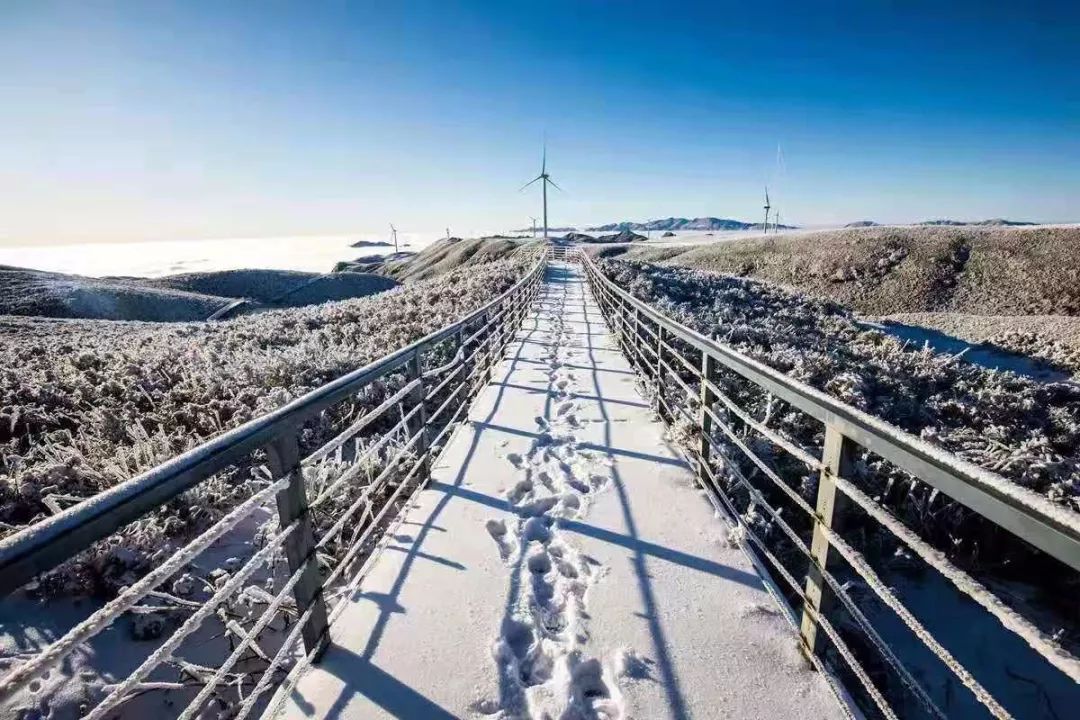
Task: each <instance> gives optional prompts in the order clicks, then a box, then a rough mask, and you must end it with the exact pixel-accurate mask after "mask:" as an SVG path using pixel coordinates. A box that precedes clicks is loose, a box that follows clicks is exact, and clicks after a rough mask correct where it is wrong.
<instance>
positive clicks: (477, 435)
mask: <svg viewBox="0 0 1080 720" xmlns="http://www.w3.org/2000/svg"><path fill="white" fill-rule="evenodd" d="M331 635H332V639H333V642H332V645H331V647H330V648H329V649H328V650H327V652H326V654H325V655H324V656H323V658H322V660H321V661H320V663H319V664H318V665H317V666H315V667H314V668H312V669H310V670H309V671H307V672H306V673H305V674H304V675H303V676H302V677H301V678H300V681H299V683H298V684H297V687H296V688H295V690H293V691H292V692H291V693H290V694H289V695H288V696H287V697H281V698H278V700H279V701H280V702H278V703H277V708H276V710H275V709H272V711H271V712H272V713H273V714H275V715H276V716H277V717H282V718H300V717H305V718H306V717H317V718H326V717H329V718H385V717H407V718H449V717H472V718H484V717H490V718H506V719H509V718H552V719H556V718H559V719H562V720H577V719H579V718H580V719H585V718H609V719H612V720H614V719H617V718H641V719H651V718H656V719H660V718H674V719H681V718H691V717H693V718H721V717H722V718H761V717H771V718H796V717H799V718H802V717H807V718H831V717H842V716H843V715H844V713H843V712H842V710H841V708H840V706H839V704H838V703H837V701H836V700H835V698H834V697H833V696H832V694H831V693H830V691H829V690H828V688H827V685H826V683H825V682H824V680H823V679H822V678H821V677H820V676H819V675H817V674H816V673H814V672H812V671H811V670H810V669H809V668H808V665H807V664H806V663H805V661H804V660H803V659H802V657H801V655H800V653H799V651H798V649H797V640H796V637H795V634H794V632H793V631H792V630H791V629H790V627H789V626H788V625H787V623H786V622H785V621H784V619H783V617H782V616H781V615H780V611H779V609H778V608H777V606H776V604H775V603H774V601H773V599H772V598H771V597H770V596H769V594H768V593H767V592H766V590H765V588H764V587H763V585H762V582H761V579H760V578H759V576H758V575H757V573H756V572H755V570H754V568H753V566H752V564H751V563H750V561H749V560H748V559H747V557H746V556H745V555H744V554H743V552H742V551H741V550H739V549H737V548H734V547H732V546H731V545H729V543H728V541H727V526H726V525H725V523H724V522H723V521H722V520H720V519H717V518H715V517H714V514H713V510H712V506H711V505H710V504H709V503H708V502H707V501H706V499H705V498H704V497H702V495H701V493H700V492H699V491H698V490H697V489H696V487H695V485H694V479H693V476H692V474H691V473H690V472H689V470H688V469H687V467H686V466H685V465H684V463H683V462H682V460H681V459H679V456H678V454H677V453H676V452H675V451H674V450H673V449H672V448H671V447H669V446H668V445H667V444H666V443H665V441H664V439H663V437H662V426H661V425H660V424H659V423H658V422H656V421H655V419H654V416H653V413H652V411H651V410H650V409H649V407H648V405H647V403H646V402H645V401H644V400H643V399H642V397H641V395H640V394H639V392H638V390H637V387H636V384H635V378H634V374H633V371H632V369H631V367H630V366H629V364H628V363H627V361H626V359H625V358H624V357H623V356H622V355H621V354H620V352H619V350H618V349H617V348H616V345H615V341H614V339H613V338H612V337H611V336H610V335H609V333H608V330H607V327H606V326H605V325H604V321H603V319H602V318H601V315H600V310H599V308H598V307H597V306H596V304H595V303H594V301H593V300H592V298H591V297H590V295H589V292H588V288H587V285H586V284H585V283H584V279H583V278H582V277H581V274H580V270H579V269H578V268H577V267H575V266H571V265H564V264H553V265H552V266H551V267H550V268H549V270H548V277H547V278H546V282H545V285H544V288H543V289H542V291H541V298H540V301H539V305H538V307H537V309H536V311H535V313H534V314H533V315H532V317H530V318H529V319H527V320H526V321H525V326H524V327H523V329H522V331H521V332H520V333H519V336H518V338H517V340H516V341H515V343H514V344H512V345H511V347H510V350H509V352H508V357H507V358H506V359H505V361H504V362H503V363H502V364H501V365H499V366H497V367H496V369H495V372H494V374H493V379H492V381H491V383H490V384H489V385H488V387H486V388H485V389H484V390H483V391H482V392H481V394H480V396H479V397H478V398H477V401H476V403H475V405H474V406H473V407H472V408H471V411H470V415H469V422H468V423H467V424H465V425H463V426H462V427H461V428H459V429H458V430H457V431H456V432H455V434H454V437H453V438H452V440H451V442H450V443H449V445H448V447H447V449H446V452H445V453H444V454H443V455H442V457H441V458H440V460H439V463H438V465H437V466H436V467H435V468H434V470H433V477H432V482H431V484H430V486H429V487H428V489H426V490H424V491H423V492H422V493H420V494H419V496H418V498H417V500H416V501H415V502H414V504H413V506H412V507H410V508H409V510H408V511H407V512H406V513H405V515H404V516H403V518H402V522H401V524H400V525H399V526H398V527H397V528H396V529H394V530H393V532H392V534H391V535H389V536H388V537H387V543H386V548H385V551H384V552H383V553H382V555H381V556H380V557H379V559H378V561H377V562H376V563H375V564H374V566H373V567H372V569H371V571H370V572H369V574H368V576H367V577H366V578H365V579H364V581H363V582H362V584H361V587H360V590H359V591H358V592H357V594H356V596H355V597H354V600H353V603H352V605H351V606H350V607H348V608H347V609H346V610H345V612H344V613H343V614H342V616H341V618H340V619H339V620H338V622H337V623H336V624H335V625H334V626H333V627H332V629H331Z"/></svg>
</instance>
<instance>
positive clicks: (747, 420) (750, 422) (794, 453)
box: [707, 380, 824, 470]
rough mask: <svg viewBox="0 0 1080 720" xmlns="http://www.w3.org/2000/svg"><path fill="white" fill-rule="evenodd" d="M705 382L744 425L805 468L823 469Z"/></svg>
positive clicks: (796, 446)
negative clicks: (785, 451)
mask: <svg viewBox="0 0 1080 720" xmlns="http://www.w3.org/2000/svg"><path fill="white" fill-rule="evenodd" d="M707 382H708V386H709V390H710V391H712V393H713V394H714V395H716V398H717V399H718V400H719V401H720V402H722V403H723V404H724V406H725V407H727V409H728V410H730V411H731V412H733V413H735V415H736V416H737V417H738V418H739V419H740V420H742V421H743V422H744V423H746V424H747V425H749V426H750V427H752V428H754V429H755V430H757V431H758V432H759V433H761V434H762V435H764V436H765V437H767V438H769V440H771V441H772V442H774V443H776V444H777V445H779V446H780V447H782V448H784V449H785V450H787V451H788V453H790V454H791V455H792V456H794V457H795V459H796V460H799V461H801V462H803V463H805V464H806V465H807V466H809V467H810V469H811V470H821V469H822V468H823V467H824V465H823V464H822V462H821V460H820V459H819V458H816V457H814V456H813V455H811V454H810V453H809V452H807V451H806V450H805V449H803V448H801V447H799V446H798V445H796V444H795V443H793V442H792V441H790V440H788V439H787V438H785V437H784V436H783V435H781V434H780V433H779V432H777V431H775V430H773V429H772V428H769V427H767V426H765V425H763V424H761V423H759V422H758V421H757V420H754V419H753V418H752V417H750V415H749V414H747V413H746V412H745V411H744V410H743V409H742V408H741V407H739V406H738V405H737V404H736V403H735V401H734V400H732V399H731V398H729V397H728V396H727V395H726V394H724V393H723V392H721V390H720V388H718V387H717V386H716V385H715V384H714V383H713V382H712V381H711V380H710V381H707ZM710 411H711V409H710ZM714 418H715V415H714Z"/></svg>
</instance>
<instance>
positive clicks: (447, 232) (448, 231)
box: [446, 228, 450, 240]
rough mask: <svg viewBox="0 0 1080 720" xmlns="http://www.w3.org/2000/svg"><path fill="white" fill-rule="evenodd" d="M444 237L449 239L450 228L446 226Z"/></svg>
mask: <svg viewBox="0 0 1080 720" xmlns="http://www.w3.org/2000/svg"><path fill="white" fill-rule="evenodd" d="M446 239H447V240H449V239H450V228H446Z"/></svg>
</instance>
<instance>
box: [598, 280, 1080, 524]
mask: <svg viewBox="0 0 1080 720" xmlns="http://www.w3.org/2000/svg"><path fill="white" fill-rule="evenodd" d="M603 267H604V269H605V271H606V272H607V273H608V274H609V275H610V276H611V277H613V278H614V279H615V280H616V281H617V282H618V283H619V284H620V286H622V287H626V288H627V289H628V290H629V291H630V292H632V293H633V294H635V295H636V296H637V297H640V298H642V299H644V300H647V301H648V302H650V303H652V304H654V305H656V306H657V307H658V308H660V309H661V310H662V311H664V312H665V313H666V314H668V315H670V316H672V317H673V318H675V319H676V320H678V321H680V322H682V323H684V324H686V325H689V326H690V327H693V328H694V329H696V330H698V331H700V332H702V333H703V334H706V335H708V336H710V337H717V338H719V339H720V340H721V341H722V342H724V343H725V344H728V345H731V346H732V347H735V348H736V349H738V350H740V351H742V352H745V353H747V354H748V355H750V356H751V357H753V358H755V359H757V360H760V361H762V362H764V363H766V364H768V365H770V366H772V367H774V368H776V369H778V370H781V371H783V372H784V373H786V374H788V375H789V376H791V377H792V378H794V379H796V380H800V381H802V382H805V383H807V384H809V385H811V386H813V387H816V388H818V389H821V390H824V391H825V392H827V393H829V394H830V395H833V396H834V397H836V398H838V399H840V400H842V401H844V402H845V403H847V404H849V405H852V406H854V407H857V408H859V409H860V410H864V411H866V412H868V413H871V414H873V415H876V416H878V417H881V418H883V419H885V420H888V421H889V422H891V423H893V424H895V425H898V426H900V427H901V428H903V429H904V430H907V431H908V432H912V433H915V434H919V435H921V436H923V437H924V438H926V439H929V440H931V441H933V442H935V443H937V444H939V445H941V446H942V447H944V448H946V449H948V450H950V451H952V452H954V453H956V454H957V455H960V456H961V457H964V458H965V459H967V460H970V461H971V462H974V463H976V464H978V465H981V466H983V467H985V468H987V469H990V470H993V471H994V472H997V473H1000V474H1002V475H1004V476H1006V477H1009V478H1011V479H1013V480H1015V481H1016V482H1018V483H1020V484H1022V485H1024V486H1025V487H1029V488H1031V489H1033V490H1036V491H1038V492H1040V493H1043V494H1045V495H1047V496H1048V497H1050V498H1051V499H1053V500H1055V501H1057V502H1060V503H1063V504H1066V505H1068V506H1070V507H1072V508H1073V509H1076V510H1080V504H1078V503H1080V387H1077V386H1075V385H1071V384H1060V383H1041V382H1036V381H1033V380H1029V379H1026V378H1023V377H1020V376H1017V375H1014V374H1012V373H1004V372H993V371H990V370H986V369H983V368H980V367H977V366H975V365H971V364H968V363H965V362H962V361H961V360H959V359H957V358H954V357H952V356H947V355H940V354H936V353H933V352H931V351H929V350H926V349H923V348H919V347H912V346H911V345H909V344H905V343H903V342H901V341H899V340H897V339H895V338H893V337H890V336H889V335H886V334H884V333H882V332H878V331H875V330H866V329H863V328H861V327H860V326H859V325H858V324H857V323H856V322H855V320H854V318H853V316H852V315H851V313H850V312H848V311H846V310H844V309H843V308H841V307H840V306H838V305H836V304H834V303H828V302H825V301H820V300H815V299H811V298H808V297H805V296H800V295H798V294H796V293H793V292H789V291H786V290H783V289H780V288H776V287H773V286H770V285H766V284H764V283H758V282H753V281H749V280H743V279H739V278H732V277H727V276H722V275H715V274H711V273H704V272H699V271H694V270H684V269H681V268H667V267H659V266H655V265H649V264H646V263H638V262H622V261H611V260H608V261H604V263H603Z"/></svg>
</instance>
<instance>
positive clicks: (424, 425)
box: [408, 348, 429, 481]
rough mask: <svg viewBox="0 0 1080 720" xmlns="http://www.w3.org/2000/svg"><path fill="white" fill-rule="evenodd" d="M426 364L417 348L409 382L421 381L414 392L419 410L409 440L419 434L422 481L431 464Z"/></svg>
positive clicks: (415, 405) (410, 365) (418, 445)
mask: <svg viewBox="0 0 1080 720" xmlns="http://www.w3.org/2000/svg"><path fill="white" fill-rule="evenodd" d="M423 373H424V364H423V357H422V353H421V348H417V349H416V352H414V353H413V356H412V357H411V358H409V365H408V378H409V381H412V380H419V381H420V382H419V383H418V384H417V386H416V389H415V390H413V392H412V399H413V407H416V408H419V409H418V410H417V411H416V416H415V417H413V419H412V420H411V421H410V423H409V424H410V425H412V429H413V431H412V432H410V433H409V439H410V440H411V439H412V437H413V435H416V434H419V436H420V439H419V440H418V441H417V442H416V454H417V455H419V456H422V458H423V459H422V460H421V461H420V474H419V478H420V480H421V481H423V480H425V479H426V478H427V476H428V470H429V464H428V458H427V449H428V422H427V405H426V404H425V402H424V380H423Z"/></svg>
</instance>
